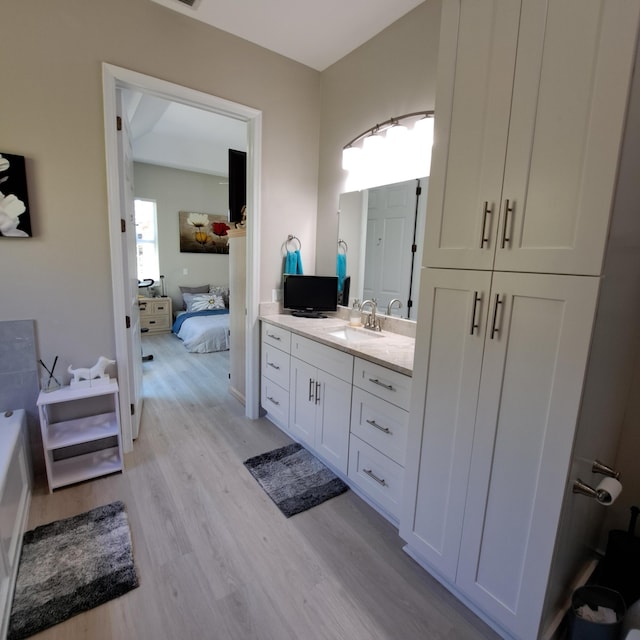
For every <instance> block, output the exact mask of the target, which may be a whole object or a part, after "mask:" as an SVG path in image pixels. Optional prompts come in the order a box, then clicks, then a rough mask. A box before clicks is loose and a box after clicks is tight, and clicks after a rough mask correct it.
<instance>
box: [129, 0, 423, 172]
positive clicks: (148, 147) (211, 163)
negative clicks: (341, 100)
mask: <svg viewBox="0 0 640 640" xmlns="http://www.w3.org/2000/svg"><path fill="white" fill-rule="evenodd" d="M151 1H152V2H155V3H157V4H160V5H163V6H164V7H168V8H170V9H173V10H174V11H177V12H179V13H182V14H184V15H187V16H189V17H191V18H194V19H195V20H200V21H202V22H205V23H207V24H210V25H212V26H215V27H217V28H219V29H222V30H223V31H227V32H229V33H232V34H234V35H236V36H239V37H241V38H244V39H245V40H249V41H251V42H253V43H255V44H258V45H260V46H262V47H265V48H266V49H269V50H271V51H275V52H276V53H279V54H281V55H283V56H286V57H288V58H291V59H292V60H295V61H297V62H300V63H302V64H305V65H307V66H309V67H311V68H313V69H316V70H318V71H322V70H324V69H326V68H327V67H328V66H330V65H332V64H333V63H334V62H337V61H338V60H340V59H341V58H343V57H344V56H345V55H347V54H348V53H350V52H351V51H353V50H354V49H356V48H357V47H359V46H360V45H362V44H363V43H364V42H366V41H367V40H369V39H371V38H373V37H374V36H375V35H377V34H378V33H380V31H382V30H383V29H385V28H386V27H388V26H389V25H390V24H392V23H393V22H395V21H396V20H398V19H399V18H401V17H402V16H403V15H405V14H406V13H408V12H409V11H411V10H412V9H414V8H415V7H417V6H418V5H419V4H421V3H422V2H423V1H424V0H322V2H318V1H317V0H313V1H312V0H193V1H194V5H193V7H190V6H188V5H187V4H184V3H183V2H182V1H181V0H151ZM187 2H191V0H187ZM123 96H124V108H125V114H126V115H127V119H128V121H129V125H130V129H131V138H132V146H133V157H134V160H136V161H137V162H146V163H149V164H156V165H161V166H166V167H171V168H174V169H182V170H185V171H197V172H200V173H208V174H213V175H217V176H227V175H228V158H227V149H238V150H240V151H246V146H247V133H246V125H245V124H244V123H243V122H240V121H238V120H234V119H232V118H229V117H226V116H222V115H218V114H215V113H211V112H209V111H204V110H202V109H197V108H195V107H189V106H187V105H182V104H178V103H175V102H169V101H167V100H163V99H162V98H157V97H155V96H151V95H147V94H143V93H141V92H137V91H131V90H125V91H123Z"/></svg>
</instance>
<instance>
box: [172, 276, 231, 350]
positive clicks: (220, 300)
mask: <svg viewBox="0 0 640 640" xmlns="http://www.w3.org/2000/svg"><path fill="white" fill-rule="evenodd" d="M181 288H182V287H181ZM220 289H222V288H220V287H211V291H210V292H208V293H204V292H203V293H199V292H198V293H191V292H184V291H183V294H182V297H183V300H184V304H185V308H186V310H185V311H181V312H180V313H178V315H177V316H176V319H175V321H174V323H173V327H172V331H173V333H175V335H176V336H178V338H180V340H182V342H183V343H184V346H185V348H186V349H187V351H189V352H190V353H213V352H216V351H228V350H229V309H228V302H227V301H228V299H229V298H228V289H226V290H224V291H221V290H220ZM214 290H215V291H214ZM224 293H226V296H225V295H224ZM225 297H226V300H225Z"/></svg>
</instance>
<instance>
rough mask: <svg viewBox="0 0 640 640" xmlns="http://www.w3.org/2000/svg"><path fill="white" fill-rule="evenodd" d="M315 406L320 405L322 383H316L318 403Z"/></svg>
mask: <svg viewBox="0 0 640 640" xmlns="http://www.w3.org/2000/svg"><path fill="white" fill-rule="evenodd" d="M315 404H320V383H319V382H316V402H315Z"/></svg>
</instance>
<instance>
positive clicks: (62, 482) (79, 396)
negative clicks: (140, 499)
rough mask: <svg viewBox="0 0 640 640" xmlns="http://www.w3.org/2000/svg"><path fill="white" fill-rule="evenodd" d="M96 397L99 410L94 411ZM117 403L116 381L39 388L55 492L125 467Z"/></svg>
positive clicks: (48, 466)
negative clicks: (49, 388) (43, 389)
mask: <svg viewBox="0 0 640 640" xmlns="http://www.w3.org/2000/svg"><path fill="white" fill-rule="evenodd" d="M92 399H93V400H95V406H97V405H98V404H99V405H100V406H101V409H100V410H97V411H95V412H94V409H93V408H92V405H93V404H94V403H92ZM118 406H119V405H118V383H117V381H116V380H110V381H109V382H107V383H104V384H98V385H95V386H91V387H89V386H87V387H84V386H82V387H63V388H62V389H58V390H57V391H52V392H48V393H45V392H41V393H40V395H39V396H38V410H39V412H40V428H41V430H42V443H43V447H44V453H45V465H46V469H47V480H48V482H49V490H50V491H53V490H54V489H57V488H59V487H63V486H66V485H70V484H75V483H76V482H82V481H83V480H90V479H92V478H97V477H99V476H103V475H108V474H110V473H116V472H118V471H122V470H123V469H124V464H123V456H122V439H121V433H120V414H119V412H118ZM105 408H106V410H105ZM74 414H78V415H74ZM70 415H73V417H69V416H70ZM101 444H104V445H105V446H100V445H101ZM70 447H75V448H76V450H75V451H73V450H70ZM83 449H85V450H83ZM86 449H89V450H86ZM61 456H62V457H61Z"/></svg>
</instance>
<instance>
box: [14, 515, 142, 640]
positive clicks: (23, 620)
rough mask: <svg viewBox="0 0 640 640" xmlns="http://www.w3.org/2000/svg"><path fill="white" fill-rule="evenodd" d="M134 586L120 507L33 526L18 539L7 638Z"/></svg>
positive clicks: (125, 524)
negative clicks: (17, 558) (20, 539)
mask: <svg viewBox="0 0 640 640" xmlns="http://www.w3.org/2000/svg"><path fill="white" fill-rule="evenodd" d="M137 586H138V578H137V576H136V570H135V566H134V564H133V554H132V551H131V534H130V531H129V522H128V519H127V513H126V511H125V506H124V504H123V503H122V502H113V503H111V504H108V505H104V506H102V507H97V508H96V509H92V510H91V511H87V512H86V513H82V514H80V515H78V516H73V517H72V518H66V519H65V520H57V521H56V522H52V523H50V524H45V525H43V526H41V527H36V528H35V529H34V530H33V531H27V532H26V533H25V534H24V539H23V543H22V555H21V557H20V565H19V567H18V577H17V580H16V590H15V594H14V598H13V605H12V609H11V618H10V620H9V632H8V635H7V638H8V640H19V639H20V638H27V637H29V636H31V635H33V634H34V633H38V632H39V631H42V630H43V629H47V628H48V627H51V626H53V625H55V624H58V623H59V622H62V621H63V620H66V619H67V618H70V617H71V616H74V615H76V614H77V613H81V612H82V611H87V610H88V609H92V608H93V607H97V606H98V605H100V604H103V603H104V602H107V601H108V600H111V599H112V598H117V597H118V596H121V595H122V594H124V593H126V592H127V591H129V590H130V589H133V588H135V587H137Z"/></svg>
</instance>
